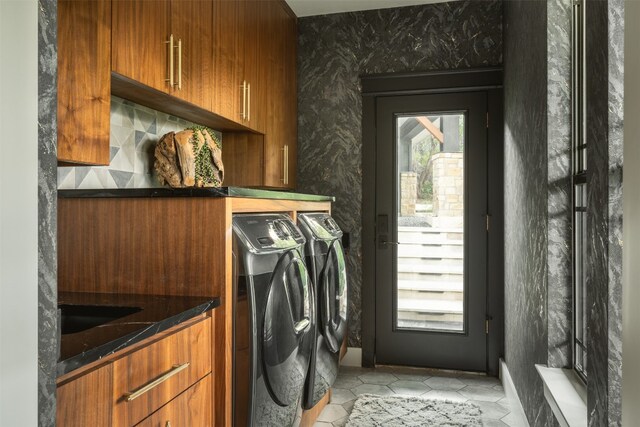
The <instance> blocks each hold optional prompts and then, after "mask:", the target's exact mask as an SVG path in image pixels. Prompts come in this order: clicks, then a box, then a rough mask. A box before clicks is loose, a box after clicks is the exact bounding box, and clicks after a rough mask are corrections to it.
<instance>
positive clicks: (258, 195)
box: [58, 187, 335, 202]
mask: <svg viewBox="0 0 640 427" xmlns="http://www.w3.org/2000/svg"><path fill="white" fill-rule="evenodd" d="M58 196H59V197H64V198H102V197H104V198H108V197H245V198H252V199H277V200H299V201H305V202H334V201H335V197H331V196H318V195H315V194H302V193H291V192H288V191H274V190H264V189H257V188H244V187H220V188H168V187H162V188H109V189H102V190H58Z"/></svg>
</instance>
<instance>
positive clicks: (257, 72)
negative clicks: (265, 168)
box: [212, 0, 274, 133]
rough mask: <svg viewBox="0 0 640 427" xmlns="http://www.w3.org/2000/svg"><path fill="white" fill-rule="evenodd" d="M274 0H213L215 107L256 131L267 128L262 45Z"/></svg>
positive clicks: (215, 109) (267, 36) (213, 102)
mask: <svg viewBox="0 0 640 427" xmlns="http://www.w3.org/2000/svg"><path fill="white" fill-rule="evenodd" d="M272 1H274V0H266V1H265V0H262V1H259V0H231V1H229V0H214V2H213V3H214V5H213V9H214V10H213V28H214V40H213V63H214V78H213V89H214V96H213V101H212V110H213V111H214V112H215V113H216V114H219V115H221V116H223V117H225V118H227V119H229V120H233V121H237V122H239V123H241V124H242V125H244V126H246V127H247V128H249V129H252V130H254V131H256V132H260V133H264V132H265V122H266V115H267V114H268V111H267V102H266V99H267V88H268V81H267V80H266V69H267V66H268V64H266V63H265V60H264V55H265V51H264V49H263V46H264V43H265V40H266V39H268V38H269V37H271V34H270V33H269V32H268V31H267V30H268V29H267V17H266V15H265V12H266V10H267V8H268V6H267V3H270V2H272Z"/></svg>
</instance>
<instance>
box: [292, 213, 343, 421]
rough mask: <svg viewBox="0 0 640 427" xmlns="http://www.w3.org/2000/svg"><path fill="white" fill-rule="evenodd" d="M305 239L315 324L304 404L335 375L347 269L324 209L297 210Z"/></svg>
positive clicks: (336, 230)
mask: <svg viewBox="0 0 640 427" xmlns="http://www.w3.org/2000/svg"><path fill="white" fill-rule="evenodd" d="M298 225H299V227H300V230H301V231H302V233H303V234H304V236H305V238H306V239H307V244H306V246H305V253H306V261H307V266H308V269H309V271H310V272H311V277H312V280H313V282H314V289H315V292H314V293H315V295H316V312H317V322H316V323H317V327H316V330H315V331H314V332H315V345H314V349H313V353H312V355H311V364H310V367H309V374H308V376H307V384H306V390H305V398H304V407H305V408H306V409H309V408H312V407H313V406H315V405H316V404H317V403H318V402H319V401H320V399H322V397H323V396H324V395H325V394H326V393H327V391H328V390H329V389H330V388H331V386H332V385H333V383H334V382H335V380H336V377H337V376H338V366H339V358H340V348H341V346H342V342H343V340H344V338H345V335H346V334H347V290H348V284H347V270H346V262H345V256H344V250H343V248H342V243H341V239H342V231H341V230H340V227H338V224H337V223H336V222H335V220H334V219H333V218H331V216H330V215H329V214H327V213H304V214H298Z"/></svg>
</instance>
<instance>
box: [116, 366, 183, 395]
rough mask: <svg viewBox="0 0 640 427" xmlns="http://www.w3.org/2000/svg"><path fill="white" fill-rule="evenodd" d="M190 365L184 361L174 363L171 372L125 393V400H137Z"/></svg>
mask: <svg viewBox="0 0 640 427" xmlns="http://www.w3.org/2000/svg"><path fill="white" fill-rule="evenodd" d="M188 367H189V362H187V363H183V364H182V365H173V368H172V369H171V370H170V371H169V372H167V373H166V374H164V375H162V376H160V377H158V378H156V379H155V380H153V381H151V382H150V383H148V384H146V385H144V386H142V387H140V388H139V389H138V390H136V391H132V392H129V393H125V394H124V397H125V400H126V401H127V402H131V401H132V400H135V399H137V398H139V397H140V396H142V395H143V394H145V393H146V392H148V391H149V390H151V389H153V388H155V387H157V386H159V385H160V384H162V383H163V382H165V381H166V380H168V379H169V378H171V377H172V376H174V375H176V374H177V373H178V372H181V371H184V370H185V369H187V368H188Z"/></svg>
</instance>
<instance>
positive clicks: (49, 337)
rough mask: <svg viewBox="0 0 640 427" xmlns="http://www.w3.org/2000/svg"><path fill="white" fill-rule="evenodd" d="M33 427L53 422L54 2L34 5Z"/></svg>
mask: <svg viewBox="0 0 640 427" xmlns="http://www.w3.org/2000/svg"><path fill="white" fill-rule="evenodd" d="M38 3H39V4H38V13H39V15H38V27H39V28H38V30H39V31H38V67H39V68H38V222H39V224H40V227H39V230H38V425H39V426H41V427H47V426H54V425H55V423H56V421H55V420H56V382H55V380H56V362H57V360H58V341H57V316H56V309H57V308H58V289H57V283H58V281H57V271H58V268H57V267H58V258H57V251H56V242H57V226H56V224H57V222H56V221H57V190H56V187H57V177H56V167H57V165H58V156H57V146H58V145H57V140H58V138H57V115H56V110H57V108H56V106H57V105H58V101H57V100H58V98H57V81H58V80H57V76H58V62H57V61H58V54H57V52H58V48H57V46H58V44H57V33H58V31H57V22H58V21H57V4H56V2H55V1H46V0H40V1H39V2H38Z"/></svg>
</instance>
